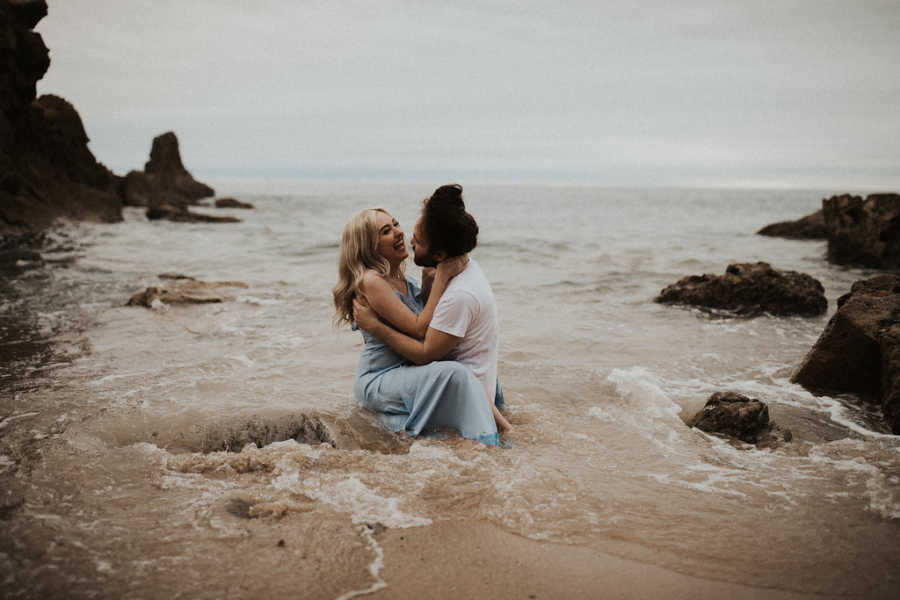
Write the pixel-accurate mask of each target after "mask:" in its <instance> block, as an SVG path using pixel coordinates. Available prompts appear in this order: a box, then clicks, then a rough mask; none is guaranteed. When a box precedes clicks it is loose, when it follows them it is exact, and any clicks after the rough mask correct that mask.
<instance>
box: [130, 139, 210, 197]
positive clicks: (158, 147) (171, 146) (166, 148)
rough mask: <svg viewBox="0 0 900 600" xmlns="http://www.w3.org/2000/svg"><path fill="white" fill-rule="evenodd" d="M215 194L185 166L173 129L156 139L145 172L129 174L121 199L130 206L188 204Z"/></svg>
mask: <svg viewBox="0 0 900 600" xmlns="http://www.w3.org/2000/svg"><path fill="white" fill-rule="evenodd" d="M214 194H215V190H213V189H212V188H211V187H209V186H208V185H206V184H204V183H200V182H199V181H197V180H195V179H194V177H193V176H192V175H191V174H190V173H189V172H188V170H187V169H185V168H184V163H182V162H181V152H180V151H179V149H178V138H177V137H176V136H175V134H174V133H173V132H171V131H169V132H166V133H164V134H162V135H158V136H156V137H155V138H153V146H152V147H151V149H150V160H149V161H147V164H146V165H145V166H144V172H143V173H142V172H140V171H131V172H130V173H128V175H127V176H126V177H125V181H124V184H123V187H122V201H123V202H124V203H125V204H126V205H128V206H151V207H152V206H159V205H162V204H169V205H172V206H186V205H189V204H196V203H197V201H198V200H200V199H201V198H207V197H210V196H213V195H214Z"/></svg>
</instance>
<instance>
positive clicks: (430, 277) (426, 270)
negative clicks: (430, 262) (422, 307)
mask: <svg viewBox="0 0 900 600" xmlns="http://www.w3.org/2000/svg"><path fill="white" fill-rule="evenodd" d="M434 273H435V268H434V267H423V268H422V288H421V292H422V293H421V296H422V302H428V298H429V297H430V296H431V286H433V285H434Z"/></svg>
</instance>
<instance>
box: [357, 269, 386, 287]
mask: <svg viewBox="0 0 900 600" xmlns="http://www.w3.org/2000/svg"><path fill="white" fill-rule="evenodd" d="M380 282H385V280H384V277H383V276H382V275H381V273H379V272H378V271H376V270H375V269H366V270H365V272H364V273H363V278H362V284H363V286H367V285H373V284H374V285H378V283H380ZM385 283H387V282H385Z"/></svg>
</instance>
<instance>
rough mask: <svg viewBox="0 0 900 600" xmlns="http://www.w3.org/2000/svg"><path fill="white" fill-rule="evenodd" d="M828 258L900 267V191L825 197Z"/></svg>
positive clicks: (837, 260) (835, 261)
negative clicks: (863, 196) (861, 195)
mask: <svg viewBox="0 0 900 600" xmlns="http://www.w3.org/2000/svg"><path fill="white" fill-rule="evenodd" d="M822 210H823V212H824V216H825V225H826V227H827V228H828V260H830V261H831V262H833V263H838V264H851V265H861V266H864V267H875V268H878V269H900V194H870V195H869V196H868V197H866V199H865V200H863V199H862V198H861V197H860V196H851V195H849V194H844V195H843V196H833V197H831V198H828V199H827V200H823V201H822Z"/></svg>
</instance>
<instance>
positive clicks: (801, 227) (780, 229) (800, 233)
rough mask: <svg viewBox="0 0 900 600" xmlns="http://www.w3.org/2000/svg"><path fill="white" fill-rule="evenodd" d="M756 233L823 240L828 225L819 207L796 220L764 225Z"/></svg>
mask: <svg viewBox="0 0 900 600" xmlns="http://www.w3.org/2000/svg"><path fill="white" fill-rule="evenodd" d="M756 233H758V234H759V235H767V236H771V237H783V238H790V239H795V240H824V239H826V238H827V237H828V227H827V226H826V225H825V214H824V213H823V212H822V209H819V210H817V211H816V212H814V213H812V214H811V215H807V216H805V217H803V218H802V219H797V220H796V221H780V222H778V223H772V224H771V225H766V226H765V227H763V228H762V229H760V230H759V231H757V232H756Z"/></svg>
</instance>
